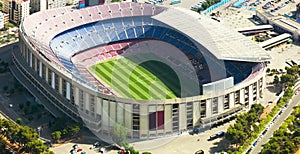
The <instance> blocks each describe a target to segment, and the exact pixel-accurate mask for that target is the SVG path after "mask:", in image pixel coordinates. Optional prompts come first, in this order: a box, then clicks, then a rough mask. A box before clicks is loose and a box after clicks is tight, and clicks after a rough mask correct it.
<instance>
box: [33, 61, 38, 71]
mask: <svg viewBox="0 0 300 154" xmlns="http://www.w3.org/2000/svg"><path fill="white" fill-rule="evenodd" d="M37 61H38V59H37V58H36V57H34V71H36V72H37V63H38V62H37Z"/></svg>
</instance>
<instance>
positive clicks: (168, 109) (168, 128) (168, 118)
mask: <svg viewBox="0 0 300 154" xmlns="http://www.w3.org/2000/svg"><path fill="white" fill-rule="evenodd" d="M164 116H165V126H164V127H165V132H166V133H168V132H170V133H171V132H172V122H173V120H172V105H165V112H164Z"/></svg>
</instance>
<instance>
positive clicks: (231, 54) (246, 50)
mask: <svg viewBox="0 0 300 154" xmlns="http://www.w3.org/2000/svg"><path fill="white" fill-rule="evenodd" d="M153 18H155V19H157V20H159V21H162V22H164V23H167V24H168V25H170V26H171V27H174V28H176V29H177V30H179V31H181V32H183V33H185V34H186V35H188V36H189V37H191V38H192V39H194V40H195V41H196V42H198V43H200V44H201V46H202V47H201V46H200V47H199V46H198V47H199V48H206V49H207V50H208V51H210V52H211V53H212V54H213V55H214V56H216V57H217V58H218V59H223V60H236V61H254V62H256V61H257V62H259V61H266V60H269V59H271V56H270V55H269V54H268V53H267V52H266V51H265V50H264V49H262V48H261V47H260V46H259V45H258V44H256V43H255V42H253V41H252V40H250V39H248V38H246V37H245V36H243V35H242V34H240V33H238V32H236V31H234V30H233V29H230V28H228V27H226V26H225V25H224V24H223V23H222V22H221V23H220V22H217V21H215V20H212V19H210V18H208V17H207V16H203V15H199V14H198V13H196V12H193V11H189V10H186V9H183V8H178V7H174V8H172V9H168V10H166V11H164V12H162V13H160V14H158V15H156V16H154V17H153Z"/></svg>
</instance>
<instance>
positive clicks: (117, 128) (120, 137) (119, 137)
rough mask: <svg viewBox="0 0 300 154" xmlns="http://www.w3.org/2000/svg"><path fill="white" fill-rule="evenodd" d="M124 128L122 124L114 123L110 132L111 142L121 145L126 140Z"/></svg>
mask: <svg viewBox="0 0 300 154" xmlns="http://www.w3.org/2000/svg"><path fill="white" fill-rule="evenodd" d="M126 134H127V131H126V128H125V127H124V125H123V124H119V123H115V124H114V126H113V130H112V140H113V141H114V142H115V143H117V144H119V145H121V144H122V143H123V142H124V141H125V139H126Z"/></svg>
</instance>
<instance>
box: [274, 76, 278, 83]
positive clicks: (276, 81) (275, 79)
mask: <svg viewBox="0 0 300 154" xmlns="http://www.w3.org/2000/svg"><path fill="white" fill-rule="evenodd" d="M273 83H274V84H278V83H279V77H278V76H277V75H275V76H274V80H273Z"/></svg>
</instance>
